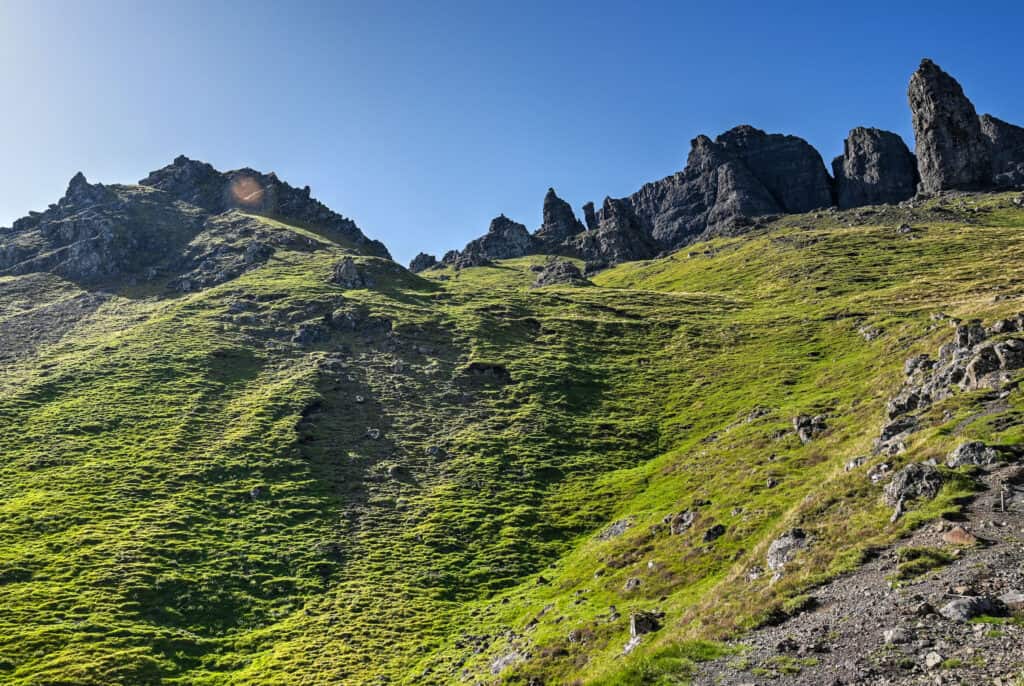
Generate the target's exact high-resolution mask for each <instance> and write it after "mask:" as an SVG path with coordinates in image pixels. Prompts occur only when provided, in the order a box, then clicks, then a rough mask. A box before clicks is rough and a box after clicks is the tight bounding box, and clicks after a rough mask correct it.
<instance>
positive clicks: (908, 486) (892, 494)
mask: <svg viewBox="0 0 1024 686" xmlns="http://www.w3.org/2000/svg"><path fill="white" fill-rule="evenodd" d="M941 487H942V475H941V474H939V470H938V469H936V468H935V467H933V466H932V465H930V464H925V463H924V462H916V463H914V464H908V465H907V466H906V467H904V468H903V469H901V470H899V471H898V472H896V474H895V475H894V476H893V477H892V481H890V482H889V483H888V484H887V485H886V487H885V492H884V494H883V497H884V499H885V503H886V505H888V506H889V507H898V506H899V505H900V504H901V503H903V502H905V501H908V500H915V499H917V498H924V499H927V500H931V499H932V498H934V497H935V496H937V495H938V494H939V489H940V488H941Z"/></svg>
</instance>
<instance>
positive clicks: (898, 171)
mask: <svg viewBox="0 0 1024 686" xmlns="http://www.w3.org/2000/svg"><path fill="white" fill-rule="evenodd" d="M832 173H833V176H834V177H835V186H836V203H837V204H838V205H839V207H840V208H842V209H846V208H850V207H859V206H861V205H881V204H884V203H898V202H901V201H903V200H906V199H908V198H911V197H913V195H914V192H915V191H916V189H917V160H916V159H915V158H914V155H913V154H912V153H911V152H910V149H909V148H908V147H907V144H906V143H904V142H903V139H902V138H900V137H899V135H897V134H895V133H892V132H889V131H882V130H881V129H868V128H863V127H858V128H855V129H853V130H852V131H850V134H849V136H847V138H846V142H845V144H844V146H843V154H842V155H841V156H840V157H837V158H836V159H835V160H834V161H833V162H832Z"/></svg>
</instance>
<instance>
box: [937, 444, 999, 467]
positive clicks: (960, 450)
mask: <svg viewBox="0 0 1024 686" xmlns="http://www.w3.org/2000/svg"><path fill="white" fill-rule="evenodd" d="M998 460H999V452H998V451H997V450H996V449H995V448H990V447H988V446H987V445H985V444H984V443H982V442H981V441H969V442H967V443H961V444H960V445H959V446H957V447H956V448H955V449H954V450H953V451H952V452H951V453H950V454H949V456H947V457H946V466H947V467H954V468H955V467H962V466H963V465H990V464H994V463H995V462H997V461H998Z"/></svg>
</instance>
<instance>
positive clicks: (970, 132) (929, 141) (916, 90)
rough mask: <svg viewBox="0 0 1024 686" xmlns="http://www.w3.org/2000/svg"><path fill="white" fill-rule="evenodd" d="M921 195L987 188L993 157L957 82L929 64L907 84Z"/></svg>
mask: <svg viewBox="0 0 1024 686" xmlns="http://www.w3.org/2000/svg"><path fill="white" fill-rule="evenodd" d="M907 98H908V100H909V101H910V110H911V117H912V119H913V125H914V137H915V139H916V141H917V143H916V146H917V168H918V173H919V175H920V177H921V190H923V191H925V192H926V193H935V192H938V191H944V190H949V189H963V190H972V189H980V188H987V187H988V186H990V185H991V183H992V153H991V150H990V145H989V141H988V139H987V138H986V137H985V136H984V135H983V134H982V131H981V124H980V122H979V120H978V113H977V112H976V111H975V109H974V105H973V104H971V101H970V100H968V99H967V96H966V95H964V91H963V88H961V87H960V84H959V83H957V81H956V79H954V78H953V77H952V76H950V75H949V74H947V73H946V72H944V71H942V69H940V68H939V67H938V65H936V64H935V63H934V62H932V61H931V60H929V59H924V60H922V61H921V66H920V67H919V68H918V70H917V71H916V72H914V75H913V76H912V77H911V78H910V87H909V89H908V91H907Z"/></svg>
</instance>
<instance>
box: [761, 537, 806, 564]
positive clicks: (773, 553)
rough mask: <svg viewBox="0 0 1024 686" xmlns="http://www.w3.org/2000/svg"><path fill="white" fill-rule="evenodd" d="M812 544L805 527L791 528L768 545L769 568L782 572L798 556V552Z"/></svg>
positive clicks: (767, 559)
mask: <svg viewBox="0 0 1024 686" xmlns="http://www.w3.org/2000/svg"><path fill="white" fill-rule="evenodd" d="M809 544H810V539H809V538H808V536H807V533H806V532H805V531H804V530H803V529H790V530H789V531H787V532H786V533H784V534H782V535H781V536H779V537H778V538H776V539H775V540H774V541H772V543H771V545H770V546H768V556H767V558H766V562H767V564H768V569H770V570H772V571H773V572H777V573H778V572H781V571H782V570H783V569H784V568H785V566H786V565H787V564H788V563H789V562H791V561H792V560H793V558H795V557H796V554H797V553H798V552H800V551H801V550H803V549H804V548H806V547H807V546H808V545H809Z"/></svg>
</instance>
